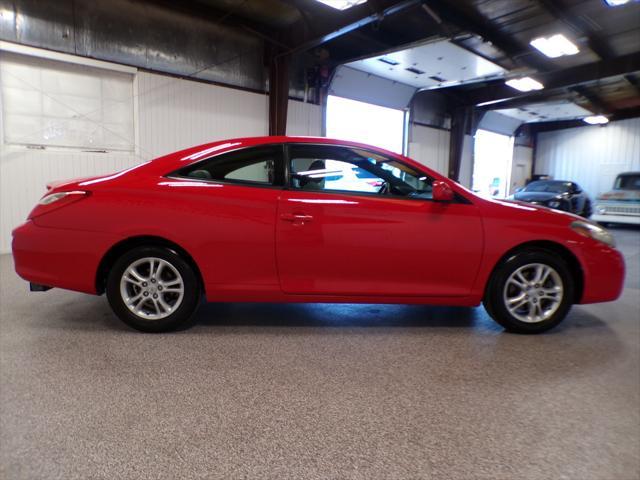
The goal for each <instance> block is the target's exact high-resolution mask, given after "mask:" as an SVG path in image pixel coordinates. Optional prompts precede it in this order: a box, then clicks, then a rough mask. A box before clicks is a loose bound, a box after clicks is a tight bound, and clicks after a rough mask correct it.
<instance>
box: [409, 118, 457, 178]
mask: <svg viewBox="0 0 640 480" xmlns="http://www.w3.org/2000/svg"><path fill="white" fill-rule="evenodd" d="M449 138H450V134H449V131H448V130H442V129H439V128H430V127H425V126H422V125H413V126H412V129H411V142H409V157H411V158H412V159H414V160H416V161H417V162H420V163H421V164H423V165H425V166H427V167H429V168H431V169H432V170H435V171H436V172H438V173H441V174H443V175H447V173H448V172H447V171H448V169H449Z"/></svg>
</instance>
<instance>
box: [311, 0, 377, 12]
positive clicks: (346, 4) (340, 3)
mask: <svg viewBox="0 0 640 480" xmlns="http://www.w3.org/2000/svg"><path fill="white" fill-rule="evenodd" d="M366 1H367V0H316V2H320V3H324V4H325V5H328V6H330V7H332V8H335V9H337V10H346V9H348V8H351V7H353V6H355V5H360V4H361V3H364V2H366Z"/></svg>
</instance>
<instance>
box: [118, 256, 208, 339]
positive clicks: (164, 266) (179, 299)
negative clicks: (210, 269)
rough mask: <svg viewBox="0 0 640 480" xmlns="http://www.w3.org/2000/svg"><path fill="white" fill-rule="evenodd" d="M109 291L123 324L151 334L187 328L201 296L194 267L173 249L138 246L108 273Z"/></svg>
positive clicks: (119, 260) (122, 257)
mask: <svg viewBox="0 0 640 480" xmlns="http://www.w3.org/2000/svg"><path fill="white" fill-rule="evenodd" d="M152 268H153V269H154V270H155V272H156V274H155V275H152V274H151V269H152ZM106 292H107V299H108V300H109V304H110V305H111V308H112V310H113V311H114V313H115V314H116V315H117V316H118V317H119V318H120V319H121V320H122V321H123V322H124V323H126V324H127V325H129V326H130V327H132V328H135V329H136V330H140V331H141V332H149V333H159V332H167V331H171V330H176V329H178V328H184V327H186V326H188V325H189V323H190V320H191V319H192V317H193V314H194V313H195V311H196V308H197V307H198V305H199V303H200V297H201V288H200V282H199V281H198V277H197V275H196V273H195V271H194V269H193V268H192V267H191V265H189V264H188V263H187V262H186V261H185V260H184V259H183V258H182V257H180V255H178V254H177V253H176V252H174V251H173V250H171V249H169V248H165V247H157V246H146V247H144V246H143V247H137V248H134V249H132V250H130V251H128V252H126V253H125V254H124V255H122V256H121V257H120V258H119V259H118V260H117V261H116V262H115V264H114V265H113V267H112V268H111V270H110V272H109V275H108V277H107V288H106Z"/></svg>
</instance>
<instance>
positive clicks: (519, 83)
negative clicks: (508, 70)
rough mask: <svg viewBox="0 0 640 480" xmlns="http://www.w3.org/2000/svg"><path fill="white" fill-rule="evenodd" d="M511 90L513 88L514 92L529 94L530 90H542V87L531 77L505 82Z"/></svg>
mask: <svg viewBox="0 0 640 480" xmlns="http://www.w3.org/2000/svg"><path fill="white" fill-rule="evenodd" d="M505 83H506V84H507V85H509V86H510V87H511V88H515V89H516V90H520V91H521V92H530V91H531V90H542V89H543V88H544V85H542V84H541V83H540V82H538V81H536V80H534V79H533V78H531V77H524V78H512V79H511V80H507V81H506V82H505Z"/></svg>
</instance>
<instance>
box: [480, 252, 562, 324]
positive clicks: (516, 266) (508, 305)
mask: <svg viewBox="0 0 640 480" xmlns="http://www.w3.org/2000/svg"><path fill="white" fill-rule="evenodd" d="M573 298H574V282H573V277H572V275H571V272H570V270H569V268H568V266H567V264H566V263H565V262H564V261H563V260H562V259H561V258H560V257H559V256H558V255H557V254H554V253H552V252H549V251H547V250H542V249H540V250H538V249H527V250H522V251H520V252H516V253H514V254H513V255H511V256H510V257H509V258H507V259H505V260H504V261H503V262H502V263H501V264H500V265H499V266H498V267H497V268H496V269H495V271H494V272H493V274H492V276H491V278H490V280H489V285H488V286H487V289H486V293H485V298H484V305H485V308H486V310H487V312H489V314H490V315H491V316H492V317H493V319H494V320H495V321H496V322H498V323H499V324H500V325H502V326H503V327H504V328H505V329H506V330H508V331H512V332H516V333H541V332H544V331H546V330H549V329H550V328H553V327H555V326H556V325H558V324H559V323H560V322H561V321H562V320H563V319H564V318H565V317H566V315H567V313H569V310H570V309H571V305H572V303H573Z"/></svg>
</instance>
